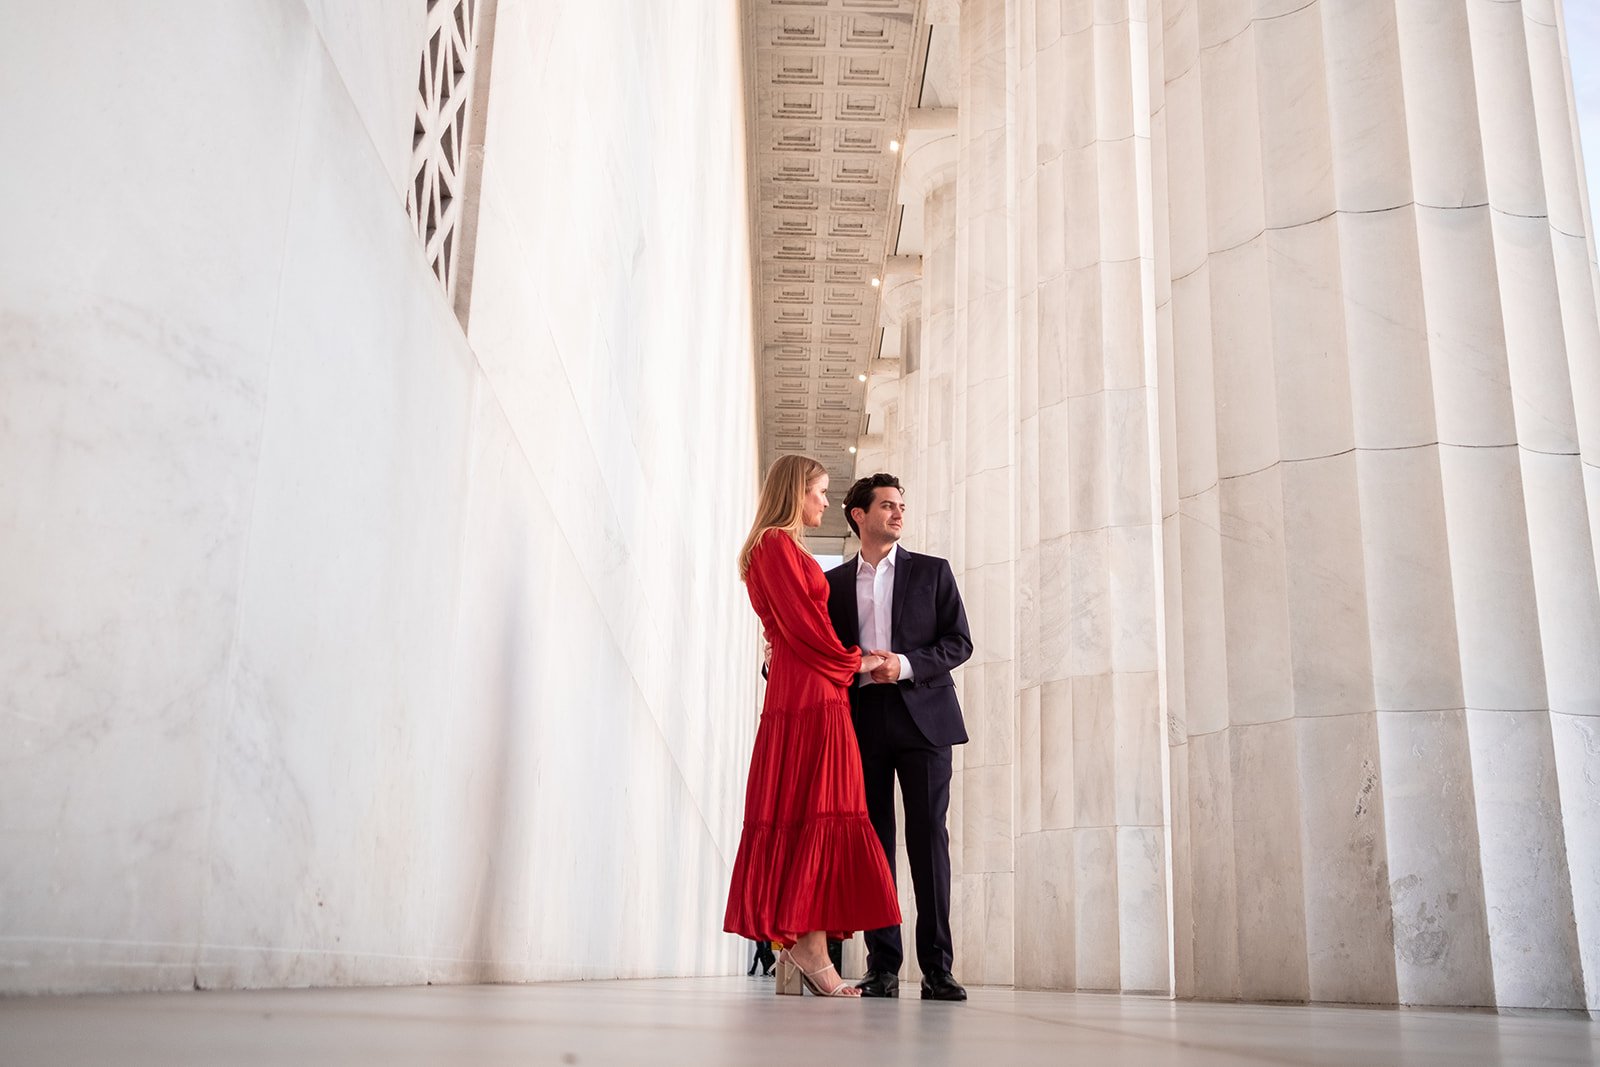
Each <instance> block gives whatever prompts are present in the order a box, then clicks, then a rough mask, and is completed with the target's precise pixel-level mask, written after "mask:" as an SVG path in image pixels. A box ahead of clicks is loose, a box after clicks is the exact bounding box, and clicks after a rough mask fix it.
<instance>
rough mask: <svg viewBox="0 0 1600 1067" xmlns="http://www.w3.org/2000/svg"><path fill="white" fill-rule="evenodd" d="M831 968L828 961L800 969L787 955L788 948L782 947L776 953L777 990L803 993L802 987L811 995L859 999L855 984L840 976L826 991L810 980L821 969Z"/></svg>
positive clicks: (859, 995) (831, 965)
mask: <svg viewBox="0 0 1600 1067" xmlns="http://www.w3.org/2000/svg"><path fill="white" fill-rule="evenodd" d="M832 969H833V964H832V963H831V962H830V963H828V964H827V965H826V966H823V967H818V968H817V969H816V970H814V971H806V970H802V969H801V967H800V965H799V964H798V963H796V962H795V961H794V957H793V956H791V955H789V950H788V949H784V950H783V951H782V952H780V953H778V983H777V985H778V992H779V993H787V994H790V995H791V996H793V995H804V994H803V993H802V987H803V988H804V989H809V990H811V995H812V996H814V997H849V998H851V999H853V1000H859V999H860V998H861V994H860V993H858V992H856V988H855V986H853V985H851V984H850V983H849V982H846V981H845V980H844V978H843V977H842V976H841V977H840V978H839V984H838V985H836V986H834V987H833V988H832V989H831V990H828V991H827V992H823V990H822V987H821V986H819V985H817V983H816V982H814V981H812V979H813V978H815V977H816V976H817V975H819V974H821V973H822V972H823V971H828V970H832Z"/></svg>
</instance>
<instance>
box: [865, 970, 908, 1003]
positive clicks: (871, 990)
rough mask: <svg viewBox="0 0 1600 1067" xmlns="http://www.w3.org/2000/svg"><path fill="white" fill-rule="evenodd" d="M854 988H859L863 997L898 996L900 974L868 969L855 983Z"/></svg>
mask: <svg viewBox="0 0 1600 1067" xmlns="http://www.w3.org/2000/svg"><path fill="white" fill-rule="evenodd" d="M856 988H857V989H859V990H861V995H862V996H864V997H898V996H899V995H900V976H899V975H897V974H883V973H881V972H879V971H868V972H867V976H866V977H865V978H863V979H862V980H861V981H859V982H857V983H856Z"/></svg>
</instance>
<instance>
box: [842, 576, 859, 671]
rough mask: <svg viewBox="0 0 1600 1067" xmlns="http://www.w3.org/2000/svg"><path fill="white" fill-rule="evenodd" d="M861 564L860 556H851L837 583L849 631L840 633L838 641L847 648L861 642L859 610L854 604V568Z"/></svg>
mask: <svg viewBox="0 0 1600 1067" xmlns="http://www.w3.org/2000/svg"><path fill="white" fill-rule="evenodd" d="M860 565H861V557H860V556H859V555H857V556H853V557H851V559H850V563H849V565H848V566H847V567H846V568H845V571H844V575H843V580H842V581H840V583H839V598H840V600H841V601H842V603H841V604H840V608H841V612H842V615H843V618H844V621H845V622H846V623H847V624H848V625H849V627H850V632H849V633H847V634H840V635H839V637H840V641H839V643H840V644H842V645H844V646H845V647H846V648H849V647H850V646H851V645H859V644H860V643H861V612H860V610H859V609H858V607H857V605H856V568H857V567H859V566H860Z"/></svg>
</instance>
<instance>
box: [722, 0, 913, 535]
mask: <svg viewBox="0 0 1600 1067" xmlns="http://www.w3.org/2000/svg"><path fill="white" fill-rule="evenodd" d="M919 6H920V0H746V3H745V22H746V27H745V28H746V33H747V42H746V44H747V53H748V61H747V83H748V85H747V92H749V94H750V119H751V126H750V130H751V144H750V185H751V202H752V204H753V205H754V210H755V219H754V222H755V231H756V232H755V237H754V245H755V247H754V250H753V251H754V255H755V258H756V264H755V271H756V316H757V327H756V333H757V336H756V341H757V345H758V347H759V356H758V376H759V380H760V383H761V406H762V421H761V427H762V429H761V443H762V463H763V466H765V465H766V464H770V463H771V462H772V461H773V460H774V459H775V458H777V457H778V456H780V455H782V454H784V453H786V452H803V453H805V454H807V455H811V456H815V457H816V458H817V459H819V460H821V461H822V463H823V464H824V465H826V466H827V468H828V472H829V477H830V480H831V482H832V490H831V491H830V496H832V497H833V503H834V507H832V508H830V509H829V513H828V516H827V518H826V520H825V522H824V525H823V527H822V529H820V530H818V531H817V532H816V539H817V540H819V541H824V542H825V541H831V540H833V539H842V538H843V537H844V536H845V535H846V534H847V533H848V532H849V531H848V528H847V527H846V525H845V522H844V515H843V511H842V509H841V508H840V507H839V503H840V500H841V499H842V497H843V495H844V490H845V489H846V488H847V487H848V486H849V484H850V482H851V480H852V479H853V478H854V477H855V456H854V454H853V453H851V451H850V449H851V447H852V446H854V445H855V443H856V439H857V438H858V437H859V436H860V435H861V433H862V432H863V430H864V427H863V425H862V409H863V399H864V394H865V388H866V387H865V386H864V385H863V384H862V383H861V381H860V380H859V379H858V376H859V375H863V374H865V373H866V369H867V364H868V361H869V360H870V359H871V358H872V356H873V354H874V353H875V351H876V350H877V347H878V343H879V327H878V294H879V289H878V288H876V287H875V286H874V285H873V280H874V279H875V278H877V277H879V276H880V273H881V271H882V268H883V262H884V256H885V254H886V252H887V244H888V242H889V241H890V240H891V239H892V234H893V231H894V227H895V225H896V223H897V220H898V215H899V208H898V206H897V205H896V204H895V202H894V182H895V175H896V163H897V157H896V155H895V154H894V152H893V151H891V149H890V141H891V140H894V139H895V138H897V137H899V136H900V134H899V131H900V130H901V129H902V126H903V117H904V112H905V109H906V105H907V99H906V98H907V91H908V85H909V84H910V82H911V78H912V75H913V67H914V66H917V67H920V62H921V60H920V58H919V57H918V55H917V52H918V49H917V48H916V42H917V40H918V38H919V37H920V35H921V32H922V31H921V30H920V27H919V23H918V9H919ZM917 73H918V74H920V70H919V71H918V72H917ZM822 547H827V546H826V545H824V546H822Z"/></svg>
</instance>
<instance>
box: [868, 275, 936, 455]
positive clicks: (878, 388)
mask: <svg viewBox="0 0 1600 1067" xmlns="http://www.w3.org/2000/svg"><path fill="white" fill-rule="evenodd" d="M882 282H883V284H882V293H883V296H882V297H881V304H880V308H881V310H880V315H879V317H880V320H881V323H882V326H883V331H884V334H883V336H884V341H883V347H882V349H881V351H880V352H879V353H878V358H877V359H875V360H873V361H872V363H871V365H870V366H869V367H868V368H867V371H866V374H867V426H868V431H867V434H866V436H864V437H863V438H862V439H861V441H860V444H859V451H858V452H857V453H856V473H857V475H858V476H865V475H868V474H872V473H874V472H877V471H889V472H892V473H896V474H900V475H902V476H905V475H908V474H909V471H908V470H907V469H906V468H905V466H904V462H905V458H906V456H907V455H908V454H909V453H908V448H907V445H908V434H907V429H906V423H907V419H906V417H905V412H904V409H905V408H906V407H907V405H908V402H909V400H910V399H911V397H910V391H909V390H908V389H907V388H906V385H905V382H904V378H905V375H906V368H907V367H908V366H915V365H916V363H917V359H918V356H919V351H918V348H919V346H920V344H921V335H922V261H921V257H920V256H909V257H905V256H902V257H893V258H891V260H890V262H889V263H888V264H887V265H885V267H884V271H883V276H882ZM902 480H904V478H902Z"/></svg>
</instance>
